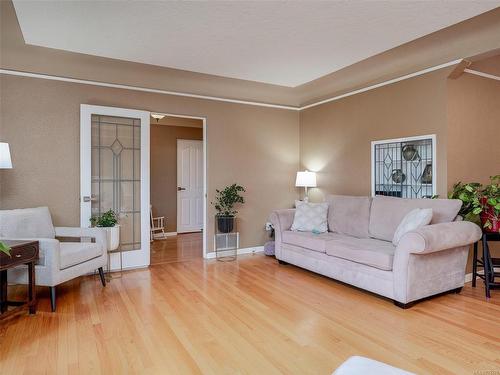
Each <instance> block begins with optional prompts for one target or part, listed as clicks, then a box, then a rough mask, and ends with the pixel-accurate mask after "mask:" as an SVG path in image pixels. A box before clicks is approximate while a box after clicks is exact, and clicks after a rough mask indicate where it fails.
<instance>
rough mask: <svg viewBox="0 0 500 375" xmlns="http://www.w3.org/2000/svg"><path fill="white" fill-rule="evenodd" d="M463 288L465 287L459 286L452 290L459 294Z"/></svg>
mask: <svg viewBox="0 0 500 375" xmlns="http://www.w3.org/2000/svg"><path fill="white" fill-rule="evenodd" d="M462 289H463V287H460V288H457V289H453V290H452V291H451V292H452V293H456V294H459V293H460V292H461V291H462Z"/></svg>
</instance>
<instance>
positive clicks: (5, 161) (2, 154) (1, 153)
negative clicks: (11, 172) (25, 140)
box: [0, 142, 12, 169]
mask: <svg viewBox="0 0 500 375" xmlns="http://www.w3.org/2000/svg"><path fill="white" fill-rule="evenodd" d="M11 168H12V160H11V159H10V149H9V144H8V143H6V142H0V169H11Z"/></svg>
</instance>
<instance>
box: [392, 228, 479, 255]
mask: <svg viewBox="0 0 500 375" xmlns="http://www.w3.org/2000/svg"><path fill="white" fill-rule="evenodd" d="M481 235H482V232H481V228H479V227H478V226H477V225H476V224H474V223H471V222H469V221H454V222H451V223H440V224H433V225H426V226H423V227H421V228H418V229H416V230H413V231H410V232H408V233H406V234H405V235H404V236H403V237H402V238H401V241H400V242H399V245H398V247H397V250H396V251H400V250H405V251H408V252H409V253H412V254H428V253H434V252H436V251H442V250H446V249H453V248H459V247H463V246H468V245H471V244H473V243H474V242H476V241H478V240H479V239H480V238H481Z"/></svg>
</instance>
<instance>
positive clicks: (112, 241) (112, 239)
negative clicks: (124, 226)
mask: <svg viewBox="0 0 500 375" xmlns="http://www.w3.org/2000/svg"><path fill="white" fill-rule="evenodd" d="M103 229H104V230H106V238H107V240H108V251H113V250H116V249H118V246H120V226H119V225H115V226H114V227H103Z"/></svg>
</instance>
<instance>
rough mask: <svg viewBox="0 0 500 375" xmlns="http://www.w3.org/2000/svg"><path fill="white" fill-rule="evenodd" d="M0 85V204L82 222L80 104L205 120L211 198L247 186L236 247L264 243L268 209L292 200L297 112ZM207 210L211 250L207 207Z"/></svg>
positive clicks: (51, 84) (25, 81)
mask: <svg viewBox="0 0 500 375" xmlns="http://www.w3.org/2000/svg"><path fill="white" fill-rule="evenodd" d="M0 87H1V97H0V106H1V107H0V112H1V114H0V139H1V140H2V141H7V142H9V143H10V145H11V152H12V159H13V163H14V169H11V170H2V171H0V192H1V196H0V208H21V207H31V206H39V205H47V206H49V207H50V210H51V212H52V214H53V219H54V222H55V224H56V225H79V212H80V207H79V179H80V178H79V173H80V160H79V148H80V145H79V127H80V119H79V115H80V104H94V105H104V106H115V107H124V108H134V109H142V110H149V111H152V112H164V113H171V114H184V115H192V116H200V117H206V119H207V142H208V150H207V153H208V157H207V163H208V165H207V173H208V186H207V190H208V202H210V201H211V200H212V199H213V195H214V190H215V189H216V188H219V187H223V186H225V185H227V184H231V183H233V182H238V183H240V184H242V185H243V186H245V187H246V188H247V192H246V194H245V197H246V200H247V202H246V204H245V205H244V206H243V207H242V208H241V210H240V217H241V220H240V221H239V225H240V229H241V237H240V238H241V242H240V245H241V247H250V246H258V245H262V244H263V243H264V241H265V239H266V238H267V235H266V232H265V231H264V223H265V222H266V220H267V217H268V215H269V213H270V212H271V210H273V209H275V208H285V207H290V206H291V204H292V203H293V201H294V199H296V198H297V190H296V189H295V187H294V179H295V173H296V171H297V168H298V166H299V157H298V155H299V115H298V113H297V112H295V111H289V110H282V109H273V108H263V107H255V106H248V105H240V104H231V103H222V102H214V101H209V100H200V99H190V98H181V97H176V96H169V95H161V94H153V93H138V92H135V91H130V90H123V89H112V88H104V87H96V86H89V85H82V84H75V83H65V82H56V81H48V80H43V79H37V78H27V77H13V76H6V75H0ZM207 215H208V222H207V224H208V231H207V233H208V248H209V249H212V244H213V242H212V241H211V238H212V234H213V227H214V220H213V215H214V210H213V208H212V207H211V206H209V207H208V214H207Z"/></svg>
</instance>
